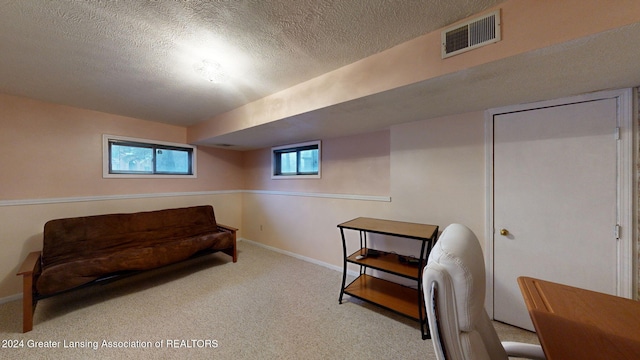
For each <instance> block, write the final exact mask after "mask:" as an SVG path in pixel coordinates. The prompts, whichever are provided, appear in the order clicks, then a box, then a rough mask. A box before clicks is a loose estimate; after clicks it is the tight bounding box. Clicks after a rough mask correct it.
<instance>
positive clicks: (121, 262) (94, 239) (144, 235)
mask: <svg viewBox="0 0 640 360" xmlns="http://www.w3.org/2000/svg"><path fill="white" fill-rule="evenodd" d="M233 245H234V244H233V235H232V234H231V233H227V232H223V231H220V230H218V228H217V224H216V220H215V216H214V212H213V207H212V206H196V207H189V208H179V209H168V210H158V211H149V212H140V213H133V214H108V215H97V216H86V217H77V218H68V219H57V220H51V221H49V222H47V223H46V224H45V229H44V246H43V251H42V260H41V261H42V273H41V274H40V276H39V278H38V280H37V282H36V289H37V291H38V293H39V294H40V295H48V294H53V293H56V292H60V291H64V290H67V289H71V288H74V287H77V286H80V285H83V284H86V283H89V282H91V281H93V280H96V279H98V278H100V277H102V276H105V275H110V274H115V273H119V272H123V271H132V270H148V269H153V268H156V267H159V266H163V265H167V264H171V263H175V262H178V261H181V260H184V259H187V258H189V257H191V256H192V255H194V254H195V253H197V252H199V251H203V250H208V249H209V250H222V249H228V248H231V247H233Z"/></svg>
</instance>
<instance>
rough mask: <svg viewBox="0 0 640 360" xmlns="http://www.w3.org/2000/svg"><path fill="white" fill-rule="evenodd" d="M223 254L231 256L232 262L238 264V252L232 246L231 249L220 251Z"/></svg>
mask: <svg viewBox="0 0 640 360" xmlns="http://www.w3.org/2000/svg"><path fill="white" fill-rule="evenodd" d="M222 252H223V253H225V254H227V255H229V256H231V257H232V258H233V262H238V250H237V249H236V246H235V244H234V246H233V248H230V249H224V250H222Z"/></svg>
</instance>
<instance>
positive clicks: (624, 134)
mask: <svg viewBox="0 0 640 360" xmlns="http://www.w3.org/2000/svg"><path fill="white" fill-rule="evenodd" d="M611 98H615V99H617V104H618V119H617V123H618V128H619V129H620V130H619V141H618V144H617V152H618V163H617V169H618V174H617V178H618V181H617V182H618V183H617V197H618V209H617V213H618V225H619V226H620V229H621V230H620V233H619V240H618V244H617V254H618V255H617V257H618V260H617V279H618V281H617V284H616V292H617V295H618V296H622V297H626V298H634V299H635V298H637V292H638V291H637V271H636V256H635V254H636V251H635V248H636V246H635V245H636V244H635V243H634V239H635V238H636V237H635V233H636V231H637V228H638V223H637V220H636V217H635V216H634V215H635V212H636V192H635V189H636V188H637V184H638V181H637V179H636V173H635V169H637V160H636V159H635V156H634V154H635V151H634V149H635V146H634V144H635V143H636V124H635V123H636V121H634V119H636V116H635V115H636V111H637V110H636V101H635V100H636V98H637V96H636V91H635V89H620V90H609V91H600V92H594V93H590V94H585V95H579V96H573V97H568V98H562V99H555V100H549V101H541V102H536V103H529V104H521V105H512V106H506V107H501V108H495V109H489V110H487V111H485V170H486V171H485V177H486V178H485V195H486V206H487V207H486V211H485V214H486V216H485V251H484V256H485V264H486V265H485V267H486V273H487V283H486V297H485V308H486V310H487V312H488V314H489V316H490V317H491V318H492V319H493V287H494V284H493V274H494V272H493V269H494V256H493V252H494V251H493V250H494V240H495V229H494V214H493V209H494V203H493V196H494V194H493V181H494V179H493V165H494V164H493V145H494V144H493V141H494V139H493V122H494V120H493V119H494V116H496V115H500V114H505V113H512V112H518V111H526V110H533V109H538V108H544V107H553V106H561V105H568V104H572V103H579V102H585V101H595V100H603V99H611ZM611 136H615V134H611ZM614 230H615V229H611V231H612V233H613V232H614Z"/></svg>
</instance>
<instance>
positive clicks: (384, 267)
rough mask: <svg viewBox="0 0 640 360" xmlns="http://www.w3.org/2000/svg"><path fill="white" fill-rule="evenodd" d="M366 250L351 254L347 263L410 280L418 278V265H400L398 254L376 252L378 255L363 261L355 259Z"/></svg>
mask: <svg viewBox="0 0 640 360" xmlns="http://www.w3.org/2000/svg"><path fill="white" fill-rule="evenodd" d="M366 251H367V249H360V250H358V251H356V252H354V253H353V254H351V255H350V256H349V257H348V258H347V261H348V262H350V263H353V264H356V265H361V266H366V267H370V268H372V269H376V270H381V271H385V272H388V273H391V274H394V275H398V276H403V277H406V278H409V279H412V280H418V277H419V276H420V265H419V264H416V265H411V264H407V263H401V262H400V260H399V258H398V254H394V253H390V252H385V251H380V250H376V251H377V252H378V253H379V255H377V256H368V257H365V258H364V259H356V257H357V256H358V255H360V254H364V253H366Z"/></svg>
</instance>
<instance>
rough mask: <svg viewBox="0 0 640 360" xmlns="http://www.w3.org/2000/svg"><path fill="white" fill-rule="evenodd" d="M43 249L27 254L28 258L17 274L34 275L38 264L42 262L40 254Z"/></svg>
mask: <svg viewBox="0 0 640 360" xmlns="http://www.w3.org/2000/svg"><path fill="white" fill-rule="evenodd" d="M41 254H42V251H34V252H31V253H29V255H27V258H26V259H24V261H23V262H22V266H20V270H18V274H17V275H33V273H34V272H35V271H36V269H37V267H38V265H39V264H40V255H41Z"/></svg>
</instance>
